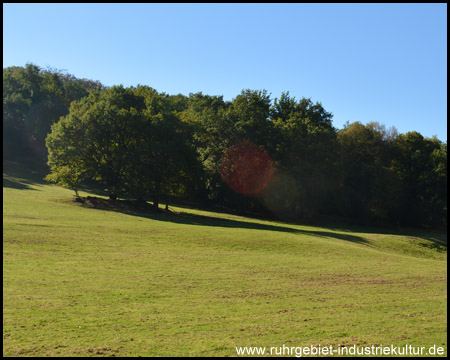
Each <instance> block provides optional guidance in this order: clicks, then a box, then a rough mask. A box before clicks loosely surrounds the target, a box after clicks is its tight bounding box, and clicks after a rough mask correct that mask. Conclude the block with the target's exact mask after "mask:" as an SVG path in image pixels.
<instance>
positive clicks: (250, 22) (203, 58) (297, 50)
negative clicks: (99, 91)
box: [3, 3, 447, 141]
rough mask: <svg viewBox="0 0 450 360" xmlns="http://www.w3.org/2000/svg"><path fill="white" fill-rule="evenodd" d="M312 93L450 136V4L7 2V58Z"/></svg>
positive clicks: (181, 82) (208, 89)
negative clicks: (449, 14)
mask: <svg viewBox="0 0 450 360" xmlns="http://www.w3.org/2000/svg"><path fill="white" fill-rule="evenodd" d="M28 62H31V63H33V64H36V65H38V66H40V67H43V68H46V67H47V66H50V67H52V68H57V69H59V70H67V72H68V73H70V74H73V75H75V76H76V77H79V78H87V79H93V80H99V81H101V82H102V83H103V84H104V85H107V86H111V85H119V84H123V85H124V86H131V85H134V86H135V85H138V84H142V85H149V86H151V87H153V88H154V89H156V90H157V91H159V92H166V93H168V94H178V93H181V94H184V95H189V93H191V92H192V93H194V92H199V91H202V92H203V93H204V94H208V95H223V96H224V99H225V100H231V99H233V98H234V97H236V95H238V94H239V93H240V92H241V90H242V89H247V88H248V89H253V90H262V89H266V90H267V91H268V92H269V93H271V97H272V98H276V97H280V95H281V92H282V91H289V92H290V95H291V96H295V97H296V98H297V99H298V98H301V97H306V98H311V100H312V101H313V102H316V101H317V102H320V103H322V105H323V106H324V108H325V109H326V110H327V111H329V112H331V113H333V115H334V117H333V124H334V126H335V127H337V128H342V126H343V124H344V123H345V122H346V121H347V120H348V121H350V122H354V121H360V122H362V123H363V124H365V123H367V122H371V121H378V122H380V123H382V124H384V125H386V127H390V126H395V127H396V128H397V129H398V130H399V131H400V132H401V133H405V132H408V131H413V130H416V131H419V132H420V133H421V134H422V135H424V136H427V137H431V136H433V135H437V137H438V138H439V139H440V140H443V141H446V140H447V4H438V3H436V4H414V3H413V4H266V3H263V4H3V67H8V66H25V64H26V63H28Z"/></svg>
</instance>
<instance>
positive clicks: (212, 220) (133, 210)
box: [82, 197, 369, 245]
mask: <svg viewBox="0 0 450 360" xmlns="http://www.w3.org/2000/svg"><path fill="white" fill-rule="evenodd" d="M82 202H83V206H85V207H88V208H91V209H96V210H106V211H114V212H119V213H123V214H126V215H130V216H137V217H141V218H146V219H151V220H157V221H168V222H172V223H176V224H183V225H197V226H212V227H223V228H233V229H251V230H263V231H278V232H285V233H291V234H302V235H309V236H318V237H324V238H334V239H339V240H345V241H350V242H353V243H358V244H365V245H369V242H368V241H367V240H366V239H364V238H362V237H361V236H357V235H349V234H341V233H336V232H333V231H316V230H300V229H295V228H292V227H288V226H276V225H266V224H261V223H256V222H251V221H239V220H231V219H222V218H216V217H213V216H205V215H196V214H188V213H184V212H181V213H174V212H171V211H165V210H161V209H159V210H155V209H153V208H152V207H151V206H150V205H149V204H148V203H140V204H138V203H136V202H135V201H130V200H107V199H99V198H93V197H87V198H82Z"/></svg>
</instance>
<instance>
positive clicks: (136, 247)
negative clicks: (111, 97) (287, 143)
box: [3, 165, 447, 356]
mask: <svg viewBox="0 0 450 360" xmlns="http://www.w3.org/2000/svg"><path fill="white" fill-rule="evenodd" d="M3 177H4V179H3V181H4V182H3V184H4V187H3V355H4V356H170V355H172V356H176V355H178V356H237V353H236V349H235V347H236V346H265V347H267V348H268V347H271V346H277V347H280V346H283V344H284V345H286V346H309V345H311V344H313V345H322V346H328V345H334V346H338V345H346V346H351V345H353V344H356V345H357V346H371V345H383V346H390V345H391V344H393V345H395V346H403V345H406V344H408V345H412V346H416V347H417V346H425V347H427V348H428V347H431V346H433V345H437V346H442V347H444V348H445V354H446V353H447V270H446V265H447V235H446V234H444V233H433V232H427V231H423V230H417V229H416V230H411V229H397V230H392V231H390V232H388V231H386V230H385V229H377V228H363V227H342V228H330V227H314V226H304V225H293V224H286V223H282V222H275V221H263V220H255V219H250V218H245V217H240V216H234V215H228V214H220V213H213V212H207V211H200V210H193V209H186V208H177V207H170V209H171V210H172V211H174V212H177V213H178V214H167V213H166V214H164V213H162V214H136V213H135V214H127V213H124V212H114V211H106V210H98V209H91V208H86V207H84V206H83V205H82V204H80V203H76V202H73V201H72V198H73V192H72V191H70V190H67V189H63V188H61V187H58V186H56V185H49V184H45V183H43V182H42V181H40V179H42V176H40V175H39V174H33V173H31V172H30V171H28V172H27V171H20V169H18V168H15V167H14V166H12V165H8V166H6V167H5V165H4V174H3ZM81 195H82V196H86V195H88V193H85V192H84V193H81Z"/></svg>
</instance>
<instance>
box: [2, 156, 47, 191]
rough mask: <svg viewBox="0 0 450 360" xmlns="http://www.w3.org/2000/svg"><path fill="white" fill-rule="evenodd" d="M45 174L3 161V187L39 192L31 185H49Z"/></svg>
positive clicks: (41, 171)
mask: <svg viewBox="0 0 450 360" xmlns="http://www.w3.org/2000/svg"><path fill="white" fill-rule="evenodd" d="M44 176H45V172H44V171H43V170H35V169H32V168H30V167H28V168H27V167H25V166H23V165H22V164H19V163H15V162H11V161H3V187H9V188H13V189H20V190H38V189H35V188H32V187H31V186H30V185H43V184H47V183H46V182H45V180H44Z"/></svg>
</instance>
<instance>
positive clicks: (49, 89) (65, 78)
mask: <svg viewBox="0 0 450 360" xmlns="http://www.w3.org/2000/svg"><path fill="white" fill-rule="evenodd" d="M102 88H104V87H103V85H102V84H100V83H99V82H96V81H92V80H86V79H77V78H75V77H74V76H72V75H69V74H65V73H62V72H60V71H58V70H55V69H47V70H44V69H41V68H40V67H38V66H36V65H33V64H27V65H26V66H25V67H18V66H13V67H8V68H5V69H3V151H4V158H5V159H13V158H14V157H16V156H17V155H21V156H28V157H31V156H33V157H35V158H36V159H37V160H45V158H46V157H47V149H46V148H45V138H46V136H47V135H48V133H49V132H50V128H51V125H52V124H54V123H55V122H57V121H58V120H59V118H60V117H61V116H64V115H66V114H67V113H68V112H69V106H70V103H71V102H72V101H74V100H79V99H81V98H83V97H85V96H87V95H88V93H89V91H90V90H94V89H97V90H99V89H102Z"/></svg>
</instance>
